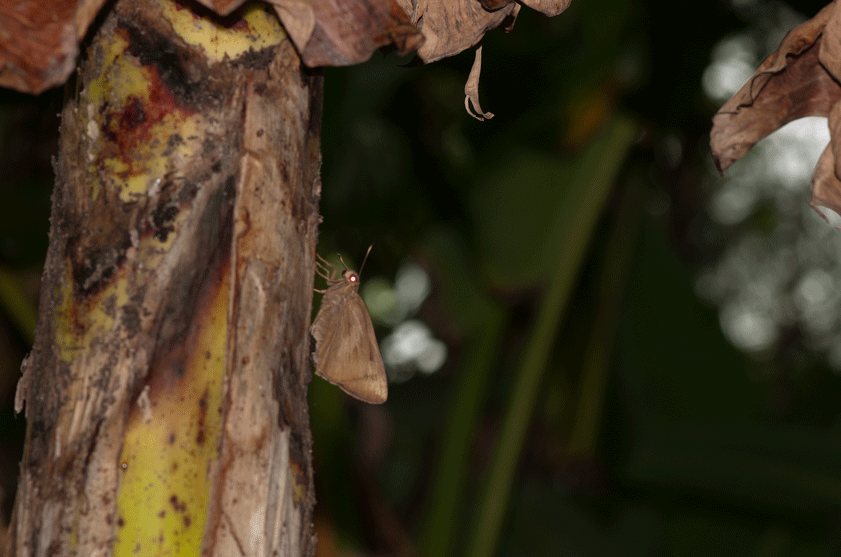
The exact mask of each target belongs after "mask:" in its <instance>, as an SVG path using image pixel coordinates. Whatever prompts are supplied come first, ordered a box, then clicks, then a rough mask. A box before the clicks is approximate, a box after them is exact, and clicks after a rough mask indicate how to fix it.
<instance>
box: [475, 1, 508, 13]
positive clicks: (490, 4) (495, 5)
mask: <svg viewBox="0 0 841 557" xmlns="http://www.w3.org/2000/svg"><path fill="white" fill-rule="evenodd" d="M480 1H481V2H482V7H483V8H485V9H486V10H488V11H489V12H493V11H495V10H498V9H500V8H502V7H504V6H507V5H508V4H513V3H514V0H480Z"/></svg>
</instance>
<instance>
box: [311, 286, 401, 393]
mask: <svg viewBox="0 0 841 557" xmlns="http://www.w3.org/2000/svg"><path fill="white" fill-rule="evenodd" d="M310 332H311V333H312V336H313V338H314V339H315V372H316V373H317V374H318V375H320V376H321V377H323V378H324V379H326V380H327V381H329V382H331V383H333V384H334V385H337V386H338V387H339V388H341V389H342V390H343V391H345V392H346V393H348V394H349V395H351V396H353V397H356V398H358V399H360V400H363V401H365V402H369V403H371V404H380V403H383V402H385V400H386V398H387V397H388V382H387V380H386V374H385V368H384V367H383V360H382V356H380V349H379V347H378V346H377V337H376V335H375V334H374V325H373V324H372V323H371V316H370V315H369V314H368V308H366V307H365V302H363V301H362V298H361V297H360V296H359V294H358V293H357V292H356V287H355V285H354V284H351V283H350V282H342V283H339V284H335V285H333V286H331V287H330V288H328V289H327V292H326V293H325V294H324V297H323V298H322V300H321V308H320V309H319V311H318V315H317V316H316V318H315V321H313V323H312V327H311V328H310Z"/></svg>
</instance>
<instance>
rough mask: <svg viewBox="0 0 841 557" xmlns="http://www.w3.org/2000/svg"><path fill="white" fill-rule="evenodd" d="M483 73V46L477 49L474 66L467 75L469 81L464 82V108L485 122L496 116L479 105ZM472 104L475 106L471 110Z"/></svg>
mask: <svg viewBox="0 0 841 557" xmlns="http://www.w3.org/2000/svg"><path fill="white" fill-rule="evenodd" d="M481 73H482V47H481V46H480V47H479V48H477V49H476V58H475V59H474V60H473V68H472V69H471V70H470V75H468V76H467V83H465V84H464V109H465V110H466V111H467V113H468V114H470V115H471V116H473V117H474V118H476V119H477V120H479V121H480V122H484V121H485V120H490V119H491V118H493V117H494V115H493V112H484V111H483V110H482V107H481V106H480V105H479V75H480V74H481ZM471 105H472V106H473V108H472V110H471Z"/></svg>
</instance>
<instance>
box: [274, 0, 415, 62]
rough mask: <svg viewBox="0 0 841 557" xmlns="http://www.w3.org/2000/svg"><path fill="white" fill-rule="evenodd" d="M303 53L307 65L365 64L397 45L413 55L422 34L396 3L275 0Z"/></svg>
mask: <svg viewBox="0 0 841 557" xmlns="http://www.w3.org/2000/svg"><path fill="white" fill-rule="evenodd" d="M271 3H272V4H273V5H274V6H275V9H276V10H277V13H278V16H279V17H280V20H281V22H283V26H284V27H285V28H286V30H287V32H288V33H289V36H290V37H292V42H293V43H295V48H297V50H298V53H299V54H300V55H301V58H302V59H303V60H304V63H305V64H306V65H308V66H311V67H314V66H348V65H351V64H358V63H360V62H364V61H365V60H367V59H368V58H370V57H371V54H373V52H374V51H375V50H377V49H378V48H380V47H383V46H386V45H389V44H393V45H394V46H395V48H396V49H397V51H398V53H399V54H401V55H403V54H408V53H409V52H411V51H413V50H417V48H418V47H420V45H421V44H423V40H424V39H423V35H422V34H421V33H420V31H418V30H417V29H416V28H415V27H414V26H413V25H412V24H411V22H410V21H409V17H408V16H407V15H406V12H404V11H403V9H402V8H401V7H400V6H399V5H397V3H395V1H394V0H341V1H340V0H271Z"/></svg>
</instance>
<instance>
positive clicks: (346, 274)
mask: <svg viewBox="0 0 841 557" xmlns="http://www.w3.org/2000/svg"><path fill="white" fill-rule="evenodd" d="M342 278H343V279H345V280H346V281H348V282H350V283H351V284H356V283H358V282H359V275H357V274H356V273H355V272H353V271H351V270H350V269H345V270H344V271H342Z"/></svg>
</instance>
